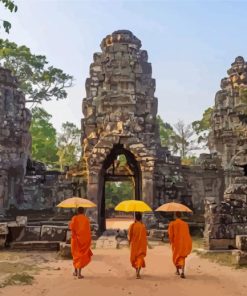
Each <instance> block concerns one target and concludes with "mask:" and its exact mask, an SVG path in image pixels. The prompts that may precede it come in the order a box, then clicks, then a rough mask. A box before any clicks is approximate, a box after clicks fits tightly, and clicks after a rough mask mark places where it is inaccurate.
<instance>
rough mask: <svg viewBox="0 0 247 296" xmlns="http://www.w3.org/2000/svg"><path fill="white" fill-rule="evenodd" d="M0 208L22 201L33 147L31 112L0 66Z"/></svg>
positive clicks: (7, 72) (13, 81) (7, 74)
mask: <svg viewBox="0 0 247 296" xmlns="http://www.w3.org/2000/svg"><path fill="white" fill-rule="evenodd" d="M0 122H1V127H0V209H1V208H2V209H3V208H8V206H9V205H10V202H11V203H13V204H14V205H20V204H21V203H22V201H23V196H24V191H23V179H24V176H25V174H26V165H27V159H28V156H29V154H30V149H31V136H30V134H29V127H30V123H31V113H30V111H29V110H28V109H26V108H25V97H24V95H23V94H22V93H21V92H20V91H19V90H18V83H17V81H16V79H15V77H13V76H12V75H11V73H10V71H9V70H7V69H4V68H2V67H0Z"/></svg>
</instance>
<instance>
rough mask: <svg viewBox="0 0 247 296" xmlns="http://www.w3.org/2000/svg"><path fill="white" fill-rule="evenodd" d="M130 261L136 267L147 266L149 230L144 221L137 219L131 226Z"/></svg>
mask: <svg viewBox="0 0 247 296" xmlns="http://www.w3.org/2000/svg"><path fill="white" fill-rule="evenodd" d="M129 241H130V262H131V264H132V266H133V267H134V268H140V267H145V261H144V257H146V254H147V230H146V227H145V225H144V224H143V223H141V222H139V221H136V222H135V223H133V224H131V225H130V228H129Z"/></svg>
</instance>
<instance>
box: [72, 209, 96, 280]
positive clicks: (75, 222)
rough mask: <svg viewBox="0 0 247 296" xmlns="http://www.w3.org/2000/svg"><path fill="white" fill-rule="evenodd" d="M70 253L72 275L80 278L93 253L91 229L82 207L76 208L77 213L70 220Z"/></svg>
mask: <svg viewBox="0 0 247 296" xmlns="http://www.w3.org/2000/svg"><path fill="white" fill-rule="evenodd" d="M70 229H71V253H72V257H73V265H74V268H75V271H74V273H73V275H74V276H77V277H78V278H79V279H82V278H83V276H82V274H81V270H82V268H84V267H85V266H86V265H88V263H89V262H90V261H91V256H92V255H93V253H92V251H91V249H90V247H91V229H90V222H89V220H88V218H87V217H86V216H85V215H84V208H82V207H80V208H78V214H77V215H76V216H74V217H73V218H72V220H71V222H70Z"/></svg>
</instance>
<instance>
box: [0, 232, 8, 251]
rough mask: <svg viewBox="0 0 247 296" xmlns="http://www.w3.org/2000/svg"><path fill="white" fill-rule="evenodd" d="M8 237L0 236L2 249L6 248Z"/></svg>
mask: <svg viewBox="0 0 247 296" xmlns="http://www.w3.org/2000/svg"><path fill="white" fill-rule="evenodd" d="M6 239H7V235H6V234H0V249H1V248H4V247H5V244H6Z"/></svg>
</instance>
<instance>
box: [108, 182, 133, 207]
mask: <svg viewBox="0 0 247 296" xmlns="http://www.w3.org/2000/svg"><path fill="white" fill-rule="evenodd" d="M133 190H134V188H133V184H132V183H131V181H125V182H106V185H105V203H106V209H113V208H115V206H116V205H117V204H118V203H120V202H121V201H123V200H126V199H133Z"/></svg>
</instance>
